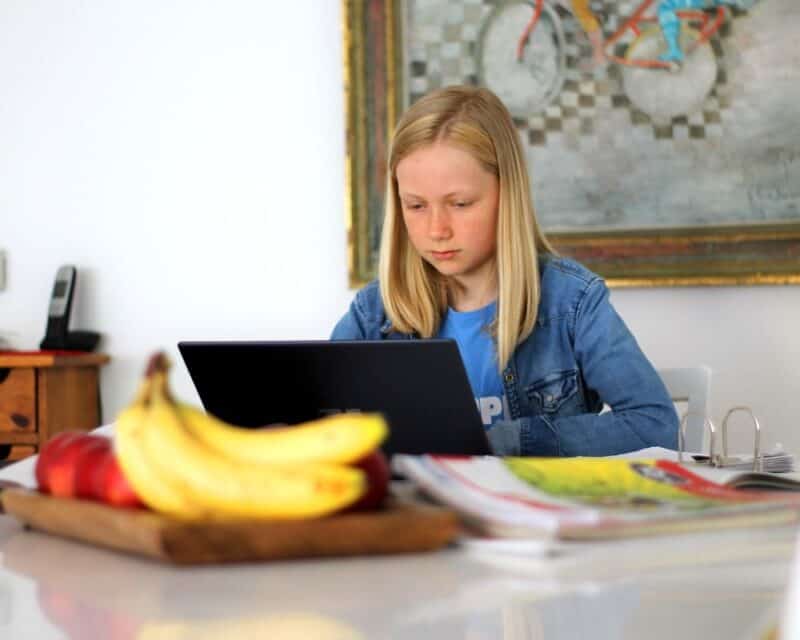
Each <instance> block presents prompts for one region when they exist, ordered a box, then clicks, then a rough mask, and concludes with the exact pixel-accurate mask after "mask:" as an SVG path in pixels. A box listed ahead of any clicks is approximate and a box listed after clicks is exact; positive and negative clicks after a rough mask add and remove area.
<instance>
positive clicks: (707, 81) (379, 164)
mask: <svg viewBox="0 0 800 640" xmlns="http://www.w3.org/2000/svg"><path fill="white" fill-rule="evenodd" d="M677 5H680V9H678V8H677ZM692 5H696V7H694V6H692ZM342 6H343V17H344V51H345V76H346V102H347V193H348V197H347V215H348V248H349V279H350V284H351V286H354V287H355V286H359V285H361V284H363V283H364V282H366V281H368V280H369V279H371V278H373V277H375V272H376V265H377V256H378V247H379V240H380V229H381V222H382V216H383V192H384V187H385V181H386V152H387V148H388V140H389V137H390V134H391V131H392V128H393V126H394V124H395V122H396V120H397V117H398V115H399V114H400V113H401V112H402V110H403V109H404V108H405V107H406V106H407V105H409V104H411V103H412V102H413V101H415V100H416V99H418V98H419V97H420V96H422V95H424V94H425V93H427V92H429V91H431V90H434V89H436V88H439V87H442V86H446V85H451V84H473V85H483V86H486V87H488V88H490V89H491V90H493V91H494V92H495V93H496V94H497V95H498V96H500V98H501V99H502V100H503V101H504V103H505V104H506V106H508V108H509V111H510V112H511V114H512V116H513V118H514V122H515V124H516V127H517V131H518V133H519V135H520V139H521V140H522V143H523V147H524V149H525V153H526V156H527V158H528V162H529V166H530V172H531V184H532V188H533V200H534V205H535V208H536V211H537V215H538V217H539V220H540V222H541V223H542V226H543V228H544V230H545V232H546V233H547V235H548V237H549V238H550V239H551V241H552V242H553V244H554V245H555V246H556V248H557V249H558V251H559V252H560V253H562V254H563V255H568V256H571V257H574V258H576V259H577V260H579V261H581V262H582V263H584V264H585V265H586V266H588V267H589V268H590V269H592V270H594V271H596V272H597V273H600V274H601V275H603V276H604V277H605V278H606V280H607V281H608V283H609V284H610V285H611V286H669V285H728V284H798V283H800V124H799V123H800V120H798V117H797V109H796V105H797V104H800V71H798V70H799V69H800V48H798V47H797V46H796V34H795V31H796V25H797V24H800V3H797V2H796V0H761V1H760V2H759V1H757V0H681V1H680V2H677V1H676V0H635V1H630V2H629V1H627V0H619V1H614V0H600V1H597V2H591V3H589V2H586V1H583V2H582V1H581V0H530V1H528V2H526V1H522V0H405V1H399V0H395V1H392V0H343V5H342Z"/></svg>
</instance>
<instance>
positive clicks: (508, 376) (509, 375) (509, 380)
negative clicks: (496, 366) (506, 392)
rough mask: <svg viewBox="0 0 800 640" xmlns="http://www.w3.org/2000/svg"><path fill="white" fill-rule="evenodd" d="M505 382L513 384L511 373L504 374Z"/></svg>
mask: <svg viewBox="0 0 800 640" xmlns="http://www.w3.org/2000/svg"><path fill="white" fill-rule="evenodd" d="M506 382H514V374H513V373H507V374H506Z"/></svg>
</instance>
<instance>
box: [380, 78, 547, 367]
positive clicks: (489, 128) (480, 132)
mask: <svg viewBox="0 0 800 640" xmlns="http://www.w3.org/2000/svg"><path fill="white" fill-rule="evenodd" d="M436 142H446V143H448V144H452V145H454V146H456V147H458V148H460V149H463V150H464V151H467V152H468V153H470V154H471V155H472V156H473V157H474V158H475V159H476V160H477V161H478V162H479V163H480V164H481V166H482V167H483V168H484V169H485V170H486V171H488V172H490V173H492V174H494V175H495V176H496V177H497V179H498V184H499V202H498V217H497V255H496V260H495V262H496V270H497V274H496V275H497V291H498V296H497V297H498V299H497V320H496V322H495V325H494V327H493V332H494V334H495V339H496V343H497V360H498V368H499V370H500V371H503V369H505V367H506V366H507V365H508V362H509V360H510V358H511V355H512V354H513V353H514V350H515V349H516V347H517V345H518V344H519V343H520V342H522V341H523V340H524V339H525V338H527V337H528V336H529V335H530V334H531V333H532V332H533V329H534V325H535V323H536V313H537V310H538V308H539V297H540V290H539V267H538V259H537V256H538V253H539V252H547V253H555V252H554V251H553V249H552V247H551V246H550V244H549V243H548V241H547V239H546V238H545V236H544V234H543V233H542V231H541V229H540V227H539V223H538V222H537V220H536V214H535V212H534V209H533V203H532V202H531V188H530V181H529V179H528V171H527V166H526V163H525V156H524V154H523V151H522V145H521V144H520V141H519V137H518V136H517V132H516V130H515V129H514V123H513V121H512V119H511V115H510V114H509V112H508V110H507V109H506V107H505V106H504V105H503V103H502V102H501V101H500V99H499V98H498V97H497V96H495V95H494V94H493V93H492V92H491V91H489V90H487V89H483V88H478V87H468V86H452V87H446V88H444V89H439V90H437V91H434V92H432V93H429V94H428V95H426V96H424V97H423V98H421V99H420V100H418V101H417V102H415V103H414V104H413V105H412V106H411V107H410V108H409V109H408V110H407V111H406V112H405V113H404V114H403V116H402V117H401V118H400V122H398V124H397V127H396V128H395V131H394V136H393V138H392V142H391V148H390V150H389V163H388V164H389V166H388V169H389V171H388V176H387V181H386V211H385V215H384V221H383V231H382V235H381V249H380V258H379V266H378V274H379V275H378V277H379V280H380V290H381V297H382V299H383V305H384V308H385V309H386V315H387V316H388V318H389V321H390V322H391V324H392V328H393V329H394V330H395V331H399V332H402V333H416V334H417V335H419V336H421V337H423V338H430V337H432V336H434V335H436V333H437V332H438V330H439V325H440V323H441V319H442V316H443V315H444V313H445V311H446V310H447V290H448V285H447V281H446V279H445V278H444V277H443V276H441V275H440V274H439V273H438V272H437V271H436V270H435V269H434V268H433V267H432V266H431V265H430V264H428V263H427V262H426V261H425V260H424V259H423V258H422V257H421V256H420V255H419V254H418V253H417V251H416V250H415V249H414V247H413V246H412V245H411V243H410V241H409V239H408V233H407V232H406V228H405V224H404V222H403V219H402V209H401V204H400V197H399V194H398V186H397V165H398V163H399V162H400V161H401V160H402V159H403V158H405V157H406V156H408V155H409V154H410V153H412V152H414V151H416V150H417V149H420V148H422V147H426V146H430V145H432V144H434V143H436Z"/></svg>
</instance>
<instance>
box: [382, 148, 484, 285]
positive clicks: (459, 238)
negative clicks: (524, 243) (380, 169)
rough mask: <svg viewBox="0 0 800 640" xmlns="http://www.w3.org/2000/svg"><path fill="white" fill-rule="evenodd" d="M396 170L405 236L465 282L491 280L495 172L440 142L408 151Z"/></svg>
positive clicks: (444, 270) (435, 263) (445, 272)
mask: <svg viewBox="0 0 800 640" xmlns="http://www.w3.org/2000/svg"><path fill="white" fill-rule="evenodd" d="M396 173H397V189H398V193H399V196H400V203H401V206H402V211H403V221H404V222H405V225H406V229H407V230H408V237H409V239H410V240H411V244H412V245H414V248H415V249H416V250H417V251H418V252H419V254H420V255H421V256H422V257H423V259H425V260H427V261H428V262H429V263H430V264H431V265H433V267H434V268H435V269H436V270H437V271H438V272H439V273H441V274H442V275H445V276H450V277H453V278H454V279H455V280H456V281H457V282H459V283H460V284H462V285H463V286H465V287H467V288H474V287H476V286H478V287H480V286H483V285H485V283H486V282H488V281H490V280H493V279H494V257H495V253H496V248H497V207H498V199H499V184H498V180H497V177H496V176H495V175H494V174H492V173H489V172H488V171H486V170H485V169H484V168H483V167H482V166H481V165H480V164H479V163H478V161H477V160H476V159H475V158H473V157H472V156H471V155H470V154H469V153H467V152H466V151H463V150H461V149H459V148H457V147H454V146H452V145H449V144H447V143H445V142H437V143H435V144H433V145H431V146H429V147H423V148H421V149H417V150H416V151H413V152H412V153H410V154H408V155H407V156H406V157H405V158H403V159H402V160H401V161H400V162H399V163H398V164H397V172H396Z"/></svg>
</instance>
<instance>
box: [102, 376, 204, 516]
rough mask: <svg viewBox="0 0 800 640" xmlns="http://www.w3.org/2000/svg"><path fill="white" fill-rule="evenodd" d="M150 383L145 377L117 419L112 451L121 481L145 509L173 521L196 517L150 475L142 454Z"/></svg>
mask: <svg viewBox="0 0 800 640" xmlns="http://www.w3.org/2000/svg"><path fill="white" fill-rule="evenodd" d="M151 390H152V380H151V378H149V377H146V378H145V379H144V380H143V381H142V384H141V386H140V388H139V391H138V393H137V395H136V398H135V399H134V401H133V402H132V403H131V404H130V405H129V406H128V407H126V408H125V409H124V410H123V411H122V412H121V413H120V414H119V416H118V417H117V419H116V421H115V426H114V441H115V444H114V449H115V454H116V456H117V460H118V461H119V465H120V467H121V468H122V473H123V474H125V478H126V479H127V480H128V482H130V483H131V486H132V487H133V490H134V491H135V492H136V494H137V495H138V496H139V498H140V499H141V500H142V502H144V503H145V504H146V505H147V506H148V507H150V508H151V509H153V510H155V511H160V512H162V513H168V514H171V515H174V516H177V517H183V518H186V517H196V516H197V515H198V514H199V511H198V510H196V509H193V508H192V506H191V504H190V503H189V502H187V500H186V499H185V498H184V497H183V496H182V495H181V493H180V492H179V491H177V490H176V489H175V488H174V487H173V486H171V485H170V484H169V483H166V482H164V480H163V478H161V477H160V476H158V475H156V474H155V473H154V468H153V465H152V463H151V462H150V460H149V459H148V457H147V456H146V454H145V452H144V450H143V442H142V437H143V435H144V431H145V426H146V424H147V422H148V420H149V415H148V414H149V411H150V407H149V404H150V394H151Z"/></svg>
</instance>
